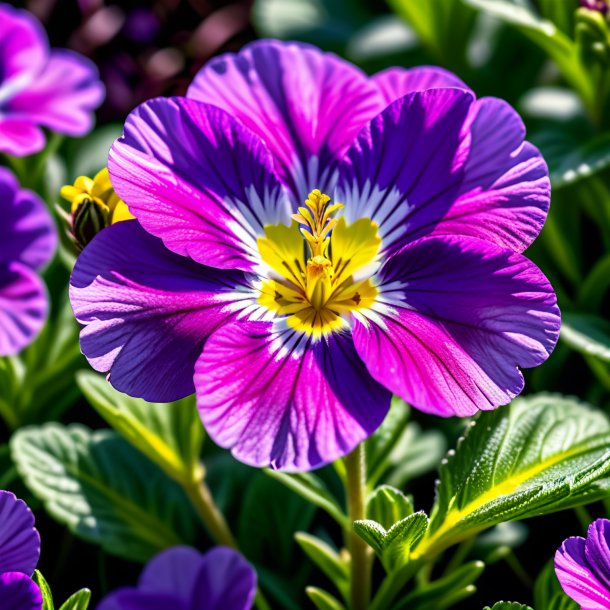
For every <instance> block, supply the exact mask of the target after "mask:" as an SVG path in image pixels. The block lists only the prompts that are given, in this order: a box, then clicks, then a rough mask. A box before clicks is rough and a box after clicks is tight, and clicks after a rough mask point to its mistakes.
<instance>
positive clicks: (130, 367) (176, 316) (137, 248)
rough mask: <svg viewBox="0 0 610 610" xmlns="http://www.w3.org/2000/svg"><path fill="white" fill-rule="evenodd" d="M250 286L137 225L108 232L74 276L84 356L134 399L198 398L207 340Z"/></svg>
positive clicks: (85, 253)
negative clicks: (197, 378)
mask: <svg viewBox="0 0 610 610" xmlns="http://www.w3.org/2000/svg"><path fill="white" fill-rule="evenodd" d="M243 281H244V280H243V274H242V273H241V272H239V271H229V270H226V271H222V272H221V271H218V270H216V269H212V268H210V267H204V266H203V265H199V264H198V263H195V262H194V261H192V260H190V259H188V258H185V257H182V256H179V255H177V254H174V253H173V252H170V251H169V250H167V249H166V248H165V247H164V246H163V244H162V242H161V240H159V239H157V238H156V237H152V236H151V235H149V234H148V233H146V231H144V229H142V227H141V226H140V225H139V224H138V222H137V221H135V220H128V221H125V222H121V223H118V224H115V225H113V226H111V227H108V228H106V229H104V230H103V231H102V232H101V233H99V234H98V235H97V236H96V237H95V239H94V240H93V241H92V242H91V244H89V245H88V246H87V248H85V250H84V251H83V253H82V254H81V255H80V256H79V258H78V260H77V262H76V266H75V268H74V272H73V273H72V278H71V287H70V300H71V302H72V307H73V309H74V313H75V315H76V318H77V319H78V321H79V322H80V323H81V324H83V325H84V326H85V328H84V329H83V331H82V332H81V348H82V350H83V353H84V354H85V356H86V357H87V358H88V360H89V362H90V364H91V365H92V366H93V368H95V369H96V370H98V371H104V372H105V371H110V377H109V379H110V382H111V383H112V384H113V385H114V386H115V387H116V388H117V389H118V390H120V391H122V392H125V393H127V394H130V395H132V396H139V397H142V398H145V399H146V400H150V401H159V402H169V401H171V400H176V399H178V398H181V397H183V396H186V395H188V394H191V393H192V392H193V391H194V386H193V370H194V367H195V362H196V360H197V358H198V357H199V355H200V353H201V350H202V347H203V344H204V341H205V339H206V337H207V336H208V335H209V334H210V333H211V332H212V331H213V330H214V329H215V328H217V327H218V326H219V325H221V324H223V323H224V322H225V321H226V320H227V319H228V317H229V316H231V315H232V314H231V313H230V312H228V311H226V310H225V308H226V305H227V299H226V297H227V294H228V293H231V292H232V291H234V290H235V289H236V287H238V286H241V285H242V284H243ZM229 300H230V299H229Z"/></svg>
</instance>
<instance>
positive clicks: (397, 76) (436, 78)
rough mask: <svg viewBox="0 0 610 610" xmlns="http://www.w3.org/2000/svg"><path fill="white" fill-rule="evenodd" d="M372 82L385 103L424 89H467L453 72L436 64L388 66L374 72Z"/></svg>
mask: <svg viewBox="0 0 610 610" xmlns="http://www.w3.org/2000/svg"><path fill="white" fill-rule="evenodd" d="M372 79H373V82H374V83H375V84H376V85H377V87H378V88H379V90H380V91H381V94H382V95H383V98H384V100H385V102H386V104H391V103H392V102H395V101H396V100H397V99H399V98H401V97H403V96H405V95H408V94H409V93H414V92H415V91H425V90H426V89H443V88H445V87H458V88H460V89H469V87H468V86H467V85H465V84H464V82H463V81H462V80H461V79H459V78H458V77H457V76H456V75H455V74H453V72H449V70H445V69H443V68H438V67H436V66H419V67H417V68H409V69H405V68H388V69H387V70H383V71H382V72H378V73H377V74H374V75H373V77H372Z"/></svg>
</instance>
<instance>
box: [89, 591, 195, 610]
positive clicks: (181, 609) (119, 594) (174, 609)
mask: <svg viewBox="0 0 610 610" xmlns="http://www.w3.org/2000/svg"><path fill="white" fill-rule="evenodd" d="M170 608H171V610H191V608H189V606H187V604H186V603H185V602H183V601H182V600H181V599H179V598H178V597H177V596H176V595H167V594H163V593H146V592H144V591H138V590H137V589H134V588H128V587H124V588H122V589H118V590H117V591H113V592H112V593H110V594H109V595H107V596H106V597H105V598H104V599H103V600H102V601H101V602H100V603H99V605H98V606H97V608H96V610H170Z"/></svg>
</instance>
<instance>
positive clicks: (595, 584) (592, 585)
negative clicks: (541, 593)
mask: <svg viewBox="0 0 610 610" xmlns="http://www.w3.org/2000/svg"><path fill="white" fill-rule="evenodd" d="M555 573H556V574H557V578H558V579H559V582H560V584H561V587H562V589H563V590H564V591H565V593H566V594H567V595H569V596H570V597H571V598H572V599H573V600H574V601H575V602H577V603H578V604H580V607H581V610H600V608H610V591H608V590H607V589H606V588H605V587H604V586H603V585H602V584H601V583H600V582H599V581H598V580H597V578H595V576H594V575H593V573H592V572H591V570H590V568H589V566H588V563H587V558H586V556H585V540H584V539H583V538H580V537H573V538H568V539H567V540H566V541H565V542H564V543H563V544H562V545H561V547H560V548H559V549H558V550H557V552H556V553H555Z"/></svg>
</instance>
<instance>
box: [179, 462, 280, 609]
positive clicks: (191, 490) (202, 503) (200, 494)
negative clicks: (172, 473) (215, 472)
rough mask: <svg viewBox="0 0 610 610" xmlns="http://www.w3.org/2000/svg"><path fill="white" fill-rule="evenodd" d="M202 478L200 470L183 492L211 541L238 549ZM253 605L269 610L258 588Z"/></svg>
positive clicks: (202, 471)
mask: <svg viewBox="0 0 610 610" xmlns="http://www.w3.org/2000/svg"><path fill="white" fill-rule="evenodd" d="M204 476H205V473H204V470H203V468H201V469H200V470H199V472H198V473H197V474H196V475H195V476H194V477H193V482H192V483H191V484H190V485H185V486H184V491H185V492H186V495H187V496H188V497H189V500H190V501H191V503H192V505H193V507H194V509H195V510H196V511H197V514H198V515H199V518H200V519H201V521H202V523H203V525H204V527H205V528H206V530H207V531H208V533H209V534H210V536H211V537H212V538H213V540H214V541H215V542H216V543H217V544H222V545H224V546H229V547H231V548H234V549H238V547H237V541H236V540H235V537H234V536H233V534H232V533H231V530H230V528H229V525H228V524H227V521H226V519H225V518H224V515H223V514H222V512H221V511H220V509H219V508H218V506H217V505H216V502H215V501H214V498H213V497H212V493H211V492H210V488H209V487H208V486H207V485H206V483H205V480H204ZM254 603H255V605H256V607H257V608H258V610H271V606H270V605H269V602H267V600H266V599H265V597H264V595H263V594H262V592H261V590H260V588H259V590H258V591H257V592H256V598H255V600H254Z"/></svg>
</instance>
